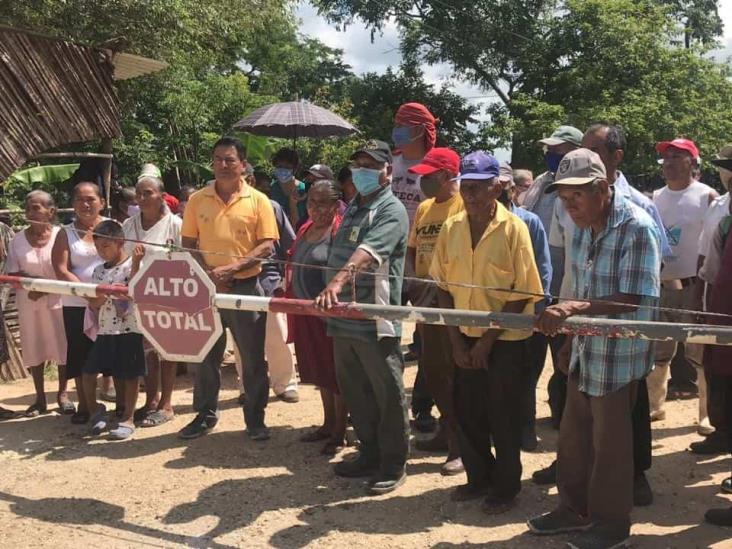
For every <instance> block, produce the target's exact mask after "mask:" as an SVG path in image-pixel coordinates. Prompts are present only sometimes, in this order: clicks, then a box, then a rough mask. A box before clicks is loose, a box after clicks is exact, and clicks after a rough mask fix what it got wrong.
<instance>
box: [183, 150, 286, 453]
mask: <svg viewBox="0 0 732 549" xmlns="http://www.w3.org/2000/svg"><path fill="white" fill-rule="evenodd" d="M246 163H247V161H246V150H245V149H244V145H242V143H241V141H239V140H238V139H234V138H231V137H224V138H221V139H219V141H217V142H216V144H215V145H214V151H213V169H214V175H215V176H216V180H215V181H213V182H212V183H211V184H210V185H207V186H206V187H204V188H203V189H201V190H200V191H198V192H196V193H195V194H193V195H192V196H191V197H190V199H189V200H188V204H187V205H186V210H185V214H184V215H183V228H182V230H181V236H182V241H183V246H184V247H186V248H195V249H198V250H201V251H202V252H215V253H200V254H198V255H199V258H198V259H199V261H200V262H201V264H202V265H203V267H204V269H206V272H207V273H208V274H209V276H210V277H211V280H213V282H214V283H215V284H216V289H217V291H218V292H226V293H229V292H230V293H235V294H243V295H257V296H263V295H264V292H263V291H262V287H261V286H260V284H259V280H258V277H257V275H258V274H259V272H260V271H261V270H262V267H261V260H262V259H265V258H268V257H270V255H271V253H272V249H273V246H274V242H275V241H276V240H277V239H278V238H279V232H278V229H277V220H276V219H275V215H274V211H273V210H272V205H271V204H270V202H269V198H267V197H266V196H265V195H264V194H262V193H260V192H259V191H257V190H255V189H253V188H252V187H250V186H249V185H248V184H247V183H246V181H245V180H244V178H243V177H242V175H243V174H244V169H245V168H246ZM220 314H221V322H222V324H223V325H224V328H229V330H231V335H232V336H233V338H234V342H235V344H236V347H237V349H238V350H239V354H240V356H241V357H242V360H243V362H244V364H246V369H245V371H244V389H245V391H246V400H245V402H244V421H245V422H246V425H247V434H248V435H249V438H251V439H252V440H266V439H268V438H269V431H268V430H267V427H266V426H265V424H264V408H265V407H266V406H267V396H268V393H269V378H268V375H267V363H266V362H265V360H264V340H265V332H266V325H267V315H266V313H256V312H251V311H223V310H222V311H221V312H220ZM225 347H226V338H225V336H223V335H222V336H221V338H219V340H218V341H217V342H216V344H215V345H214V346H213V348H212V349H211V351H209V353H208V355H206V358H204V360H203V362H202V363H201V364H200V365H199V366H198V368H197V370H196V382H195V386H194V388H193V408H194V409H195V410H196V417H195V418H194V419H193V421H191V422H190V423H189V424H188V425H186V426H185V427H184V428H183V429H182V430H181V431H180V432H179V433H178V435H179V436H180V437H181V438H184V439H191V438H197V437H200V436H201V435H203V434H205V433H206V432H207V431H209V430H211V429H213V428H214V427H215V425H216V423H217V422H218V400H219V389H220V388H221V372H220V366H221V361H222V360H223V357H224V349H225Z"/></svg>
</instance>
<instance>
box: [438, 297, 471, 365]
mask: <svg viewBox="0 0 732 549" xmlns="http://www.w3.org/2000/svg"><path fill="white" fill-rule="evenodd" d="M437 304H438V305H439V307H440V308H441V309H454V308H455V301H454V300H453V299H452V295H450V293H449V292H446V291H445V290H443V289H442V288H438V290H437ZM447 334H448V337H449V338H450V344H451V347H452V357H453V360H454V361H455V364H456V365H457V366H458V368H464V369H468V370H472V369H474V368H475V366H474V365H473V361H472V359H471V357H470V349H468V345H467V343H465V339H464V338H463V334H461V333H460V327H459V326H447Z"/></svg>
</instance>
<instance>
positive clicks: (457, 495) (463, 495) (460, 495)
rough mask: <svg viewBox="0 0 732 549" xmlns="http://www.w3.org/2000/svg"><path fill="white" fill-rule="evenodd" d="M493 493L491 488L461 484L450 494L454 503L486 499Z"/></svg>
mask: <svg viewBox="0 0 732 549" xmlns="http://www.w3.org/2000/svg"><path fill="white" fill-rule="evenodd" d="M490 493H491V489H490V487H489V486H472V485H470V484H461V485H460V486H458V487H457V488H455V489H454V490H453V491H452V493H451V494H450V499H451V500H452V501H470V500H473V499H479V498H482V497H486V496H488V495H489V494H490Z"/></svg>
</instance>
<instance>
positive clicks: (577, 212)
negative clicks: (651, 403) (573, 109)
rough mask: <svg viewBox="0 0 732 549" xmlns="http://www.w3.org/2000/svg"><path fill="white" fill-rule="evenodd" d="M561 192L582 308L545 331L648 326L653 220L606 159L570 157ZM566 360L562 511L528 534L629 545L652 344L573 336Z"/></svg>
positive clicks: (653, 276)
mask: <svg viewBox="0 0 732 549" xmlns="http://www.w3.org/2000/svg"><path fill="white" fill-rule="evenodd" d="M554 190H557V191H558V198H559V199H560V200H561V201H562V203H563V204H564V205H565V207H566V209H567V212H568V213H569V215H570V216H571V217H572V220H573V221H574V223H575V225H576V226H577V229H576V233H575V236H574V239H573V246H572V254H571V260H572V274H573V284H572V297H573V298H575V299H579V300H582V301H572V300H571V299H570V300H566V301H561V302H560V303H559V304H557V305H552V306H550V307H547V308H546V309H545V311H544V312H543V313H542V314H541V315H540V316H539V318H538V320H537V328H538V329H539V330H541V331H542V332H544V333H546V334H547V335H554V334H556V333H557V330H558V328H559V326H560V325H561V324H562V323H563V322H564V320H566V319H567V318H569V317H571V316H574V315H577V314H581V315H583V316H600V317H606V318H613V319H618V320H626V321H639V320H650V319H651V318H652V316H653V310H652V306H654V305H655V304H656V303H657V301H658V296H659V294H660V281H659V274H658V273H659V271H660V266H661V253H660V246H659V240H658V236H657V234H656V228H655V226H654V223H653V220H652V219H651V217H650V216H649V215H648V214H647V213H645V212H644V211H643V210H641V209H640V208H638V207H637V206H635V205H634V204H632V203H631V202H630V201H629V200H628V199H626V198H625V197H624V196H622V195H620V194H619V193H615V192H613V190H612V187H611V186H610V185H609V183H608V178H607V174H606V171H605V165H604V164H603V162H602V159H601V158H600V156H599V155H597V154H596V153H594V152H592V151H590V150H588V149H578V150H575V151H572V152H570V153H569V154H567V155H566V156H565V157H564V158H563V159H562V162H561V163H560V165H559V167H558V169H557V177H556V182H555V184H554V185H551V186H549V187H548V188H547V189H546V192H552V191H554ZM593 299H597V300H598V302H593V301H592V300H593ZM600 300H601V301H600ZM607 301H613V302H615V303H614V304H609V303H607ZM637 306H640V307H637ZM560 357H561V359H560V361H559V367H560V368H561V369H563V370H566V371H567V373H568V383H567V403H566V406H565V409H564V415H563V417H562V423H561V426H560V431H559V450H558V463H557V467H558V471H557V480H558V488H559V499H560V504H559V507H558V508H557V509H556V510H554V511H552V512H550V513H547V514H545V515H542V516H539V517H535V518H533V519H531V520H529V528H530V529H531V531H532V532H533V533H535V534H558V533H563V532H571V531H580V532H582V533H580V534H579V535H578V536H577V538H576V539H573V540H571V541H570V543H569V546H570V547H575V548H578V549H585V548H586V549H590V548H592V549H603V548H604V549H609V548H611V547H621V546H623V545H622V544H624V543H626V540H627V538H628V536H629V534H630V511H631V509H632V507H633V422H632V411H633V406H634V404H635V399H636V394H637V391H638V381H639V380H641V379H643V378H644V377H645V376H646V375H647V374H648V372H649V371H650V370H651V367H652V366H653V348H652V344H651V342H649V341H644V340H632V339H619V338H617V339H612V338H606V337H597V336H595V337H591V336H573V337H568V338H567V340H566V344H565V345H564V346H563V348H562V351H561V352H560Z"/></svg>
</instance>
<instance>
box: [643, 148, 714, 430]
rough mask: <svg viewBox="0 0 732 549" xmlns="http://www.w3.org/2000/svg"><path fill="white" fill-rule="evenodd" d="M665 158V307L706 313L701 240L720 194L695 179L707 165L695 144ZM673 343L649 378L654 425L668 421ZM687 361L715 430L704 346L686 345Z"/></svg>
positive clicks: (664, 153) (659, 196)
mask: <svg viewBox="0 0 732 549" xmlns="http://www.w3.org/2000/svg"><path fill="white" fill-rule="evenodd" d="M656 151H657V152H658V154H660V155H661V163H662V170H663V177H664V179H665V180H666V186H665V187H663V188H662V189H659V190H657V191H655V192H654V193H653V202H654V204H655V205H656V207H657V208H658V211H659V213H660V214H661V219H662V221H663V225H664V228H665V229H666V236H667V237H668V242H669V246H670V247H671V252H672V254H671V256H670V257H665V258H664V264H663V267H662V269H661V307H670V308H674V309H691V310H694V311H701V309H702V302H701V291H699V289H698V284H699V282H698V280H697V271H698V270H699V264H698V260H699V237H700V235H701V232H702V229H703V227H704V218H705V216H706V214H707V210H708V209H709V204H710V203H711V202H712V201H713V200H714V199H715V198H716V197H717V193H716V192H715V191H714V189H712V188H711V187H708V186H707V185H705V184H704V183H701V182H699V181H696V180H695V179H694V176H693V173H694V170H695V169H697V168H698V167H699V166H700V165H701V161H700V158H699V149H697V147H696V144H695V143H694V142H693V141H691V140H690V139H684V138H677V139H674V140H673V141H662V142H660V143H658V144H657V145H656ZM660 320H663V321H666V322H688V321H690V319H688V318H685V317H684V316H682V315H678V314H669V313H665V312H662V313H660ZM676 349H677V345H676V342H673V341H663V342H661V341H659V342H658V343H657V345H656V355H655V366H654V369H653V371H652V372H651V374H650V375H649V376H648V397H649V400H650V405H651V420H652V421H660V420H663V419H664V418H665V417H666V411H665V410H664V409H663V404H664V401H665V400H666V393H667V391H668V377H669V372H670V369H671V368H670V367H671V361H672V360H673V358H674V356H675V355H676ZM684 352H685V355H686V358H687V359H688V360H689V362H691V364H692V365H693V366H694V367H695V368H696V369H697V383H698V386H699V425H700V427H702V428H704V427H708V426H709V418H708V417H707V402H706V382H705V381H704V373H703V370H702V353H703V347H702V346H701V345H692V344H689V345H685V346H684Z"/></svg>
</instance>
